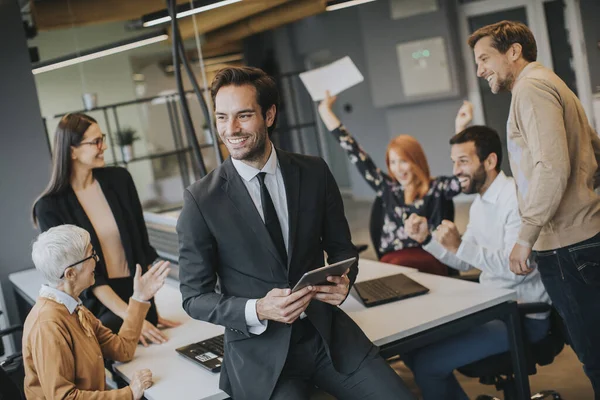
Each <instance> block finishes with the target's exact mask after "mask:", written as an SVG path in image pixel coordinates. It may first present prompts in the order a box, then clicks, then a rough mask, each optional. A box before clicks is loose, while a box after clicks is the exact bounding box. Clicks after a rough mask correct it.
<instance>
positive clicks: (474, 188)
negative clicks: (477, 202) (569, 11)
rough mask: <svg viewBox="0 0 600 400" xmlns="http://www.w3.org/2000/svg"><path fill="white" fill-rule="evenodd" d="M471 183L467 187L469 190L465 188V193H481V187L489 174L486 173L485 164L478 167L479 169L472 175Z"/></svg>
mask: <svg viewBox="0 0 600 400" xmlns="http://www.w3.org/2000/svg"><path fill="white" fill-rule="evenodd" d="M470 179H471V184H470V185H469V187H468V188H467V190H463V193H464V194H474V193H479V191H480V190H481V188H482V187H483V186H484V185H485V181H486V179H487V174H486V173H485V168H484V167H483V164H481V165H480V166H479V168H477V170H476V171H475V172H474V173H473V175H471V177H470Z"/></svg>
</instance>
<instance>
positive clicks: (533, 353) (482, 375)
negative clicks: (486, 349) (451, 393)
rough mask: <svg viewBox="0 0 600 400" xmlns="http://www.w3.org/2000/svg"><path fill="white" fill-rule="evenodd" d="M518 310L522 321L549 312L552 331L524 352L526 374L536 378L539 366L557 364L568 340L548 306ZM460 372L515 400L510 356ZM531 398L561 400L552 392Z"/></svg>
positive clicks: (492, 358) (498, 356) (534, 305)
mask: <svg viewBox="0 0 600 400" xmlns="http://www.w3.org/2000/svg"><path fill="white" fill-rule="evenodd" d="M518 307H519V313H520V315H521V319H523V318H525V315H526V314H532V313H541V312H546V311H550V330H549V331H548V335H546V337H545V338H543V339H542V340H540V341H538V342H536V343H529V344H528V345H527V346H526V349H525V358H526V368H527V374H528V375H534V374H536V373H537V369H536V365H540V366H543V365H548V364H551V363H552V362H553V361H554V358H555V357H556V356H557V355H558V354H559V353H560V352H561V351H562V349H563V348H564V345H565V344H566V343H567V338H568V336H567V334H566V332H565V328H564V325H563V321H562V319H561V318H560V316H559V315H558V312H557V311H556V309H555V308H554V307H552V306H550V305H549V304H547V303H527V304H519V305H518ZM523 336H524V337H523V340H524V341H526V343H527V338H526V337H525V332H523ZM458 371H459V372H460V373H461V374H463V375H465V376H468V377H471V378H479V382H481V383H482V384H484V385H495V386H496V389H497V390H499V391H502V392H504V399H505V400H510V399H515V398H516V390H515V381H514V373H513V367H512V359H511V355H510V352H505V353H501V354H496V355H493V356H490V357H487V358H484V359H483V360H479V361H476V362H474V363H471V364H469V365H465V366H464V367H461V368H458ZM531 398H532V399H555V400H560V399H561V397H560V394H559V393H557V392H555V391H553V390H548V391H543V392H539V393H536V394H534V395H533V396H532V397H531ZM477 399H478V400H492V399H494V397H491V396H485V395H483V396H479V397H478V398H477Z"/></svg>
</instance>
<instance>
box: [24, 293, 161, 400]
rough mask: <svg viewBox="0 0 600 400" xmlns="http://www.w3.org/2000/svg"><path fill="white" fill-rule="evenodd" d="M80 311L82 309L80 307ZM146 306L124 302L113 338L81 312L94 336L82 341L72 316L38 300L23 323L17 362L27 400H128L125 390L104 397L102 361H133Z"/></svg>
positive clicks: (54, 304) (58, 306) (52, 303)
mask: <svg viewBox="0 0 600 400" xmlns="http://www.w3.org/2000/svg"><path fill="white" fill-rule="evenodd" d="M81 307H83V306H81ZM149 307H150V304H149V303H141V302H138V301H135V300H133V299H130V300H129V307H128V308H127V318H126V319H125V321H124V322H123V325H122V327H121V329H120V330H119V334H118V335H115V334H113V333H112V332H111V331H110V330H109V329H108V328H106V327H104V326H103V325H102V323H101V322H100V321H99V320H98V319H97V318H96V317H94V316H93V315H92V313H91V312H90V311H89V310H88V309H86V308H85V307H84V308H83V312H84V313H86V319H87V321H89V322H90V326H91V328H92V331H93V332H94V335H92V336H91V337H90V336H88V335H86V333H85V331H84V329H83V328H82V326H81V324H80V322H79V319H78V316H77V313H76V312H74V313H72V314H71V313H69V310H68V309H67V308H66V307H65V306H64V305H63V304H60V303H57V302H55V301H53V300H50V299H47V298H43V297H40V298H38V300H37V302H36V304H35V305H34V307H33V309H32V310H31V312H30V313H29V315H28V316H27V319H26V320H25V325H24V328H23V361H24V364H25V395H26V396H27V399H29V400H31V399H78V400H79V399H86V400H87V399H90V400H91V399H94V400H95V399H98V400H100V399H102V400H104V399H106V400H108V399H111V400H113V399H114V400H117V399H118V400H130V399H132V398H133V394H132V393H131V390H130V389H129V387H126V388H123V389H118V390H109V391H105V376H104V361H103V358H108V359H111V360H115V361H121V362H124V361H129V360H131V359H132V358H133V354H134V352H135V348H136V346H137V342H138V339H139V337H140V332H141V330H142V324H143V322H144V318H145V317H146V313H147V312H148V308H149Z"/></svg>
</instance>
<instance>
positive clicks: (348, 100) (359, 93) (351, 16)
mask: <svg viewBox="0 0 600 400" xmlns="http://www.w3.org/2000/svg"><path fill="white" fill-rule="evenodd" d="M359 8H360V7H351V8H347V9H343V10H340V11H336V12H328V13H323V14H320V15H317V16H315V17H312V18H307V19H305V20H302V21H299V22H297V23H295V24H292V25H291V26H288V27H284V28H281V29H278V30H276V31H275V35H276V38H278V40H282V39H281V38H282V37H283V35H290V36H291V41H290V45H288V50H289V51H292V52H294V53H295V55H296V56H295V57H289V56H288V57H286V59H285V60H284V59H283V57H280V54H281V52H282V51H281V49H278V59H279V61H280V62H281V61H287V62H290V61H291V59H292V58H293V59H294V60H295V62H296V65H295V68H296V70H302V69H304V66H303V65H302V62H303V60H304V58H305V57H307V56H309V55H311V54H314V53H317V52H320V51H326V52H329V54H330V55H331V57H332V58H333V59H338V58H341V57H344V56H346V55H348V56H350V57H351V58H352V60H353V61H354V63H355V64H356V65H357V67H358V68H359V70H360V71H362V73H363V75H364V77H365V81H364V82H362V83H361V84H359V85H357V86H354V87H353V88H351V89H349V90H347V91H345V92H344V93H343V94H342V95H340V96H339V98H338V103H337V104H336V112H337V114H338V116H339V117H340V119H341V120H342V122H343V123H344V124H345V125H346V127H347V128H348V129H349V130H350V131H351V133H352V134H353V135H354V136H355V137H356V139H357V140H358V142H359V143H360V144H361V145H362V146H363V148H364V149H365V150H366V151H367V152H368V153H369V154H371V156H372V157H373V159H374V161H375V162H376V163H377V164H378V165H380V166H381V167H385V149H386V146H387V144H388V142H389V129H388V126H387V121H386V118H385V110H384V109H376V108H375V107H373V101H372V98H371V93H370V89H369V88H370V86H371V82H370V80H369V73H368V71H369V68H370V65H369V63H368V62H367V60H366V58H365V52H364V45H363V36H362V29H361V27H360V20H359V17H358V11H359V10H358V9H359ZM286 67H288V68H289V67H290V65H289V64H288V65H286ZM282 70H283V71H285V69H283V68H282ZM298 90H306V89H305V88H304V87H298ZM346 104H348V105H350V106H351V107H352V112H349V113H348V112H345V111H343V105H346ZM334 152H335V153H337V154H334V157H340V158H343V159H346V155H345V153H343V152H342V150H341V148H340V147H339V146H337V145H336V146H334V147H332V153H334ZM346 162H347V161H346ZM348 171H349V173H350V180H351V184H352V193H353V195H354V196H355V197H356V198H362V199H372V198H374V196H375V193H374V192H373V191H372V190H371V188H370V187H369V186H368V185H367V184H366V183H365V182H364V179H363V178H362V177H361V176H360V175H359V174H358V172H357V171H356V168H355V167H354V166H353V165H351V164H350V163H349V162H348Z"/></svg>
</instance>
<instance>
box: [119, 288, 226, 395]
mask: <svg viewBox="0 0 600 400" xmlns="http://www.w3.org/2000/svg"><path fill="white" fill-rule="evenodd" d="M155 300H156V307H157V308H158V312H159V313H160V314H161V315H163V316H164V317H166V318H169V319H173V320H176V321H180V322H183V324H182V325H180V326H178V327H176V328H170V329H165V330H164V331H163V332H164V333H165V335H166V336H167V337H168V338H169V340H168V341H167V342H166V343H163V344H160V345H150V346H149V347H143V346H141V345H139V346H138V348H137V350H136V352H135V357H134V359H133V360H132V361H131V362H128V363H125V364H116V366H115V367H116V370H117V372H118V373H119V374H120V375H121V376H122V377H123V378H124V379H125V380H126V381H127V382H129V380H130V379H131V377H132V376H133V374H134V372H135V371H137V370H139V369H144V368H148V369H150V370H151V371H152V377H153V379H154V385H153V386H152V387H151V388H150V389H148V390H146V391H145V393H144V397H146V398H147V399H148V400H159V399H178V400H192V399H193V400H198V399H207V400H208V399H210V400H219V399H226V398H228V396H227V394H226V393H225V392H223V391H221V390H220V389H219V374H215V373H212V372H210V371H206V370H204V369H203V368H202V367H200V366H199V365H197V364H195V363H194V362H192V361H189V360H187V359H186V358H184V357H182V356H180V355H179V354H177V353H176V352H175V349H176V348H178V347H181V346H185V345H188V344H190V343H194V342H200V341H202V340H204V339H208V338H210V337H213V336H217V335H221V334H222V333H223V332H224V331H225V329H224V328H223V327H222V326H218V325H213V324H209V323H207V322H202V321H197V320H193V319H191V318H190V317H189V316H188V315H187V314H186V313H185V311H184V310H183V308H182V306H181V292H180V291H179V286H178V283H176V282H175V281H169V282H168V284H166V285H165V286H163V288H162V289H161V290H160V291H159V292H158V293H157V294H156V296H155Z"/></svg>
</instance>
